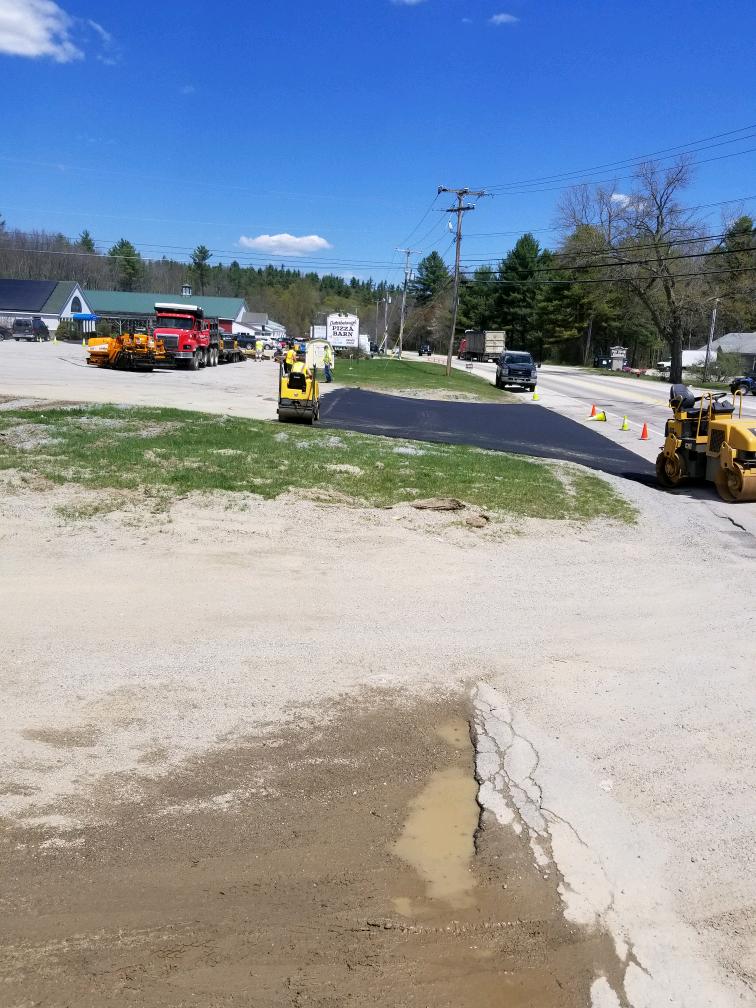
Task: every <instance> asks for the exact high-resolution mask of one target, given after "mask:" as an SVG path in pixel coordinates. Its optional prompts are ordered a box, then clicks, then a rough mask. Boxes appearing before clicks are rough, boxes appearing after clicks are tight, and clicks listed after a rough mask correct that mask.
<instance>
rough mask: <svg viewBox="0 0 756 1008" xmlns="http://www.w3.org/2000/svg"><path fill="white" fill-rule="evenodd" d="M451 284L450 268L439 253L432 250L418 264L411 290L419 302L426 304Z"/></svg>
mask: <svg viewBox="0 0 756 1008" xmlns="http://www.w3.org/2000/svg"><path fill="white" fill-rule="evenodd" d="M448 286H449V270H448V269H447V266H446V263H445V262H444V260H443V259H442V258H441V256H440V255H439V254H438V252H431V253H430V255H427V256H426V257H425V259H421V260H420V262H419V263H418V264H417V273H416V275H415V278H414V279H413V280H412V282H411V283H410V286H409V291H410V293H411V294H412V296H413V297H414V298H415V300H416V301H417V303H418V304H420V305H426V304H428V303H429V302H430V301H432V300H433V299H434V298H435V297H436V296H437V295H438V294H440V293H441V291H442V290H445V289H446V288H447V287H448Z"/></svg>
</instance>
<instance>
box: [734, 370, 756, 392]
mask: <svg viewBox="0 0 756 1008" xmlns="http://www.w3.org/2000/svg"><path fill="white" fill-rule="evenodd" d="M738 389H742V390H743V395H748V393H749V392H750V393H751V395H755V396H756V371H752V372H751V373H750V374H747V375H741V376H740V378H734V379H733V382H732V384H731V385H730V392H732V394H733V395H735V393H736V392H737V391H738Z"/></svg>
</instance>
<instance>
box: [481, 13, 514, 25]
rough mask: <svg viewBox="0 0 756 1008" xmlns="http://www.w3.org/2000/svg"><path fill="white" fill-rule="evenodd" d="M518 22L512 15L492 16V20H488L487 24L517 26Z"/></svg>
mask: <svg viewBox="0 0 756 1008" xmlns="http://www.w3.org/2000/svg"><path fill="white" fill-rule="evenodd" d="M519 20H520V19H519V18H517V17H515V16H514V14H494V16H493V17H492V18H489V19H488V23H489V24H492V25H505V24H517V22H518V21H519Z"/></svg>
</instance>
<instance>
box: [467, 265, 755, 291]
mask: <svg viewBox="0 0 756 1008" xmlns="http://www.w3.org/2000/svg"><path fill="white" fill-rule="evenodd" d="M755 271H756V266H743V267H738V268H737V269H725V270H704V271H703V272H699V273H681V274H678V275H677V276H676V277H675V279H678V280H690V279H692V278H694V277H705V276H724V275H726V276H731V275H732V274H733V273H753V272H755ZM465 279H466V280H470V281H471V282H473V283H478V284H504V285H507V286H513V285H514V286H517V285H520V284H533V283H537V284H539V285H541V284H545V285H547V286H551V285H553V284H562V285H564V284H571V283H576V282H577V283H580V284H581V285H582V284H607V283H608V284H613V283H632V282H633V281H634V280H636V277H622V276H619V277H599V278H597V279H587V280H579V281H576V280H575V279H574V278H573V277H570V278H567V279H564V280H541V279H540V277H537V276H535V277H530V278H528V279H527V280H500V279H499V278H498V277H493V278H491V279H490V280H475V278H474V277H465ZM645 279H649V278H648V277H646V278H645Z"/></svg>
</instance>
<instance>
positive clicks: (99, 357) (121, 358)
mask: <svg viewBox="0 0 756 1008" xmlns="http://www.w3.org/2000/svg"><path fill="white" fill-rule="evenodd" d="M165 360H166V355H165V346H164V345H163V341H162V340H161V339H159V338H157V337H155V336H154V335H151V334H150V333H148V332H147V331H146V330H143V331H139V330H135V329H132V330H130V331H129V332H125V333H120V334H119V335H117V336H90V338H89V339H88V340H87V364H91V365H92V366H93V367H101V368H116V369H118V370H121V371H152V369H153V367H155V365H156V364H163V363H164V362H165Z"/></svg>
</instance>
